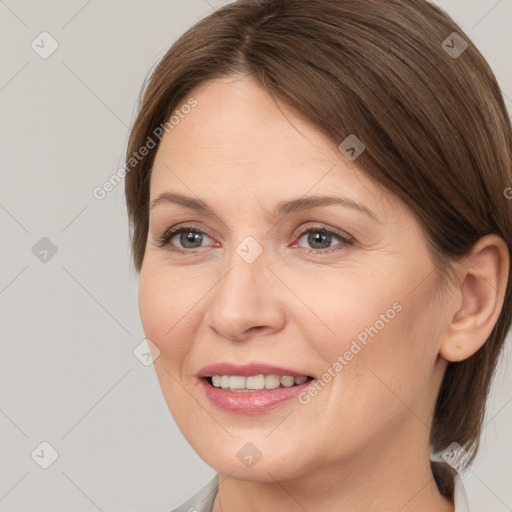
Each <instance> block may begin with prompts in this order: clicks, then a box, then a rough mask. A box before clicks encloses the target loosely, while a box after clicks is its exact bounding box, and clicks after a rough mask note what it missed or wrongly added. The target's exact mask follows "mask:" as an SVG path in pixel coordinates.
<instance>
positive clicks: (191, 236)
mask: <svg viewBox="0 0 512 512" xmlns="http://www.w3.org/2000/svg"><path fill="white" fill-rule="evenodd" d="M198 240H199V245H196V246H194V247H200V246H201V235H200V234H199V233H193V232H192V231H189V232H188V233H185V232H183V233H182V234H181V240H180V242H181V243H182V244H183V246H184V247H187V245H186V243H188V242H190V243H192V244H193V243H194V242H197V241H198ZM184 242H185V243H184Z"/></svg>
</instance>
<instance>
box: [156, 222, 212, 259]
mask: <svg viewBox="0 0 512 512" xmlns="http://www.w3.org/2000/svg"><path fill="white" fill-rule="evenodd" d="M173 238H176V240H177V241H178V242H179V244H181V249H180V246H179V245H178V246H177V245H176V242H172V240H173ZM205 238H208V239H210V240H211V238H210V237H209V236H208V235H206V234H205V233H204V232H203V231H200V230H198V229H196V228H193V227H191V226H182V227H179V228H176V229H170V230H168V231H166V232H165V233H164V234H163V235H162V236H161V237H160V238H159V239H158V243H157V244H156V245H157V246H158V247H166V246H170V247H169V248H171V249H172V250H174V251H178V252H180V253H182V254H185V253H190V252H194V251H193V250H194V249H197V248H200V247H201V243H202V242H203V241H204V239H205ZM182 249H186V250H182Z"/></svg>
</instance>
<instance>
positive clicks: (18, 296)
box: [0, 0, 512, 512]
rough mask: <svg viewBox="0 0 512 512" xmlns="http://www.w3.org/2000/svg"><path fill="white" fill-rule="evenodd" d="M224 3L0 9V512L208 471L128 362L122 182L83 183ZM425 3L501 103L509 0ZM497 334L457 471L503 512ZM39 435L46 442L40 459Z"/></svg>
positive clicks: (73, 504) (106, 497) (127, 501)
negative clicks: (472, 439) (457, 35)
mask: <svg viewBox="0 0 512 512" xmlns="http://www.w3.org/2000/svg"><path fill="white" fill-rule="evenodd" d="M223 3H225V2H214V1H213V0H209V1H206V0H187V1H177V0H174V1H168V0H158V1H157V0H153V1H150V2H143V1H141V0H137V1H135V0H131V1H123V2H121V1H114V0H103V1H100V0H89V1H86V0H73V1H63V0H61V1H56V0H53V1H45V2H37V1H35V0H34V1H26V0H25V1H23V0H18V1H16V0H5V1H0V25H1V26H0V38H1V39H0V51H1V59H0V66H1V67H0V108H1V111H0V124H1V129H2V137H1V148H0V154H1V156H2V158H1V167H2V182H1V188H0V222H1V244H2V250H1V252H0V256H1V260H0V268H1V277H0V307H1V311H2V318H1V324H0V325H1V328H2V340H1V346H0V348H1V355H0V379H1V380H0V382H1V386H0V390H1V408H0V435H1V437H0V442H1V452H0V510H1V511H9V512H22V511H23V512H43V511H44V512H49V511H52V512H59V511H69V510H73V511H76V512H81V511H84V512H85V511H97V510H100V511H104V512H107V511H109V512H110V511H112V512H114V511H116V512H117V511H119V512H121V511H123V512H129V511H143V510H144V511H145V510H151V511H162V512H164V511H169V510H171V509H172V508H173V507H175V506H177V505H178V504H179V503H181V502H182V501H184V500H185V499H187V498H188V497H189V496H190V495H192V494H193V493H194V492H196V491H197V490H198V489H199V488H200V487H201V486H202V485H203V484H204V483H206V482H207V481H208V480H209V479H210V478H211V477H212V476H213V475H214V471H213V470H212V469H211V468H209V467H208V466H206V464H204V463H203V462H202V461H201V459H200V458H199V457H198V456H197V455H196V454H195V452H194V451H193V450H192V449H191V448H190V447H189V445H188V444H187V443H186V441H185V440H184V438H183V437H182V435H181V433H180V432H179V431H178V429H177V427H176V426H175V424H174V421H173V419H172V417H171V415H170V413H169V411H168V409H167V406H166V404H165V401H164V399H163V397H162V394H161V390H160V387H159V384H158V381H157V379H156V376H155V373H154V369H153V368H152V366H144V364H142V363H141V361H140V360H139V359H137V358H136V357H135V356H134V354H133V350H134V349H135V348H136V347H137V346H138V345H139V344H140V343H141V341H142V340H143V339H144V333H143V330H142V327H141V324H140V320H139V316H138V307H137V276H136V275H135V274H134V273H133V272H131V271H130V266H129V244H128V229H127V218H126V210H125V203H124V196H123V194H124V187H123V184H121V185H119V186H118V187H116V189H115V190H113V191H112V192H111V193H110V194H108V196H107V197H106V198H105V199H104V200H101V201H100V200H97V199H95V198H94V197H93V195H92V191H93V189H94V188H95V187H97V186H100V185H101V184H102V183H104V182H105V180H107V179H108V178H109V177H110V176H111V175H112V174H113V173H114V172H115V171H116V170H117V169H118V168H119V167H121V165H122V163H123V153H124V151H125V147H126V143H127V137H128V133H129V127H130V124H131V122H132V121H133V118H134V109H135V105H136V101H137V98H138V95H139V91H140V88H141V85H142V82H143V79H144V78H145V77H146V75H147V73H148V72H149V71H150V69H152V68H153V66H154V65H155V64H156V63H157V62H158V60H159V58H161V57H162V56H163V54H164V53H165V51H166V50H167V49H168V47H169V46H170V45H171V44H172V42H174V41H175V39H176V38H177V37H178V36H179V35H181V34H182V33H183V32H184V31H185V30H186V29H187V28H188V27H190V26H191V25H192V24H193V23H195V22H196V21H197V20H199V19H200V18H202V17H203V16H205V15H207V14H208V13H210V12H211V11H212V9H214V8H217V7H219V6H220V5H222V4H223ZM438 3H439V4H440V5H441V6H442V7H444V8H445V9H446V10H447V11H448V12H449V13H450V14H452V16H453V17H454V18H455V20H456V21H458V22H459V24H460V25H461V26H462V28H463V29H464V30H466V31H467V33H468V34H469V36H470V37H471V38H472V39H473V41H474V42H475V43H476V44H477V46H478V47H479V48H480V49H481V51H482V52H483V54H484V55H485V56H486V58H487V59H488V60H489V62H490V64H491V66H492V67H493V69H494V71H495V73H496V76H497V78H498V80H499V82H500V84H501V86H502V88H503V90H504V92H505V94H506V95H507V96H506V97H507V100H506V101H507V105H508V108H509V109H511V110H512V100H511V99H510V98H512V67H511V66H510V55H511V49H512V30H511V22H512V0H500V1H494V0H493V1H487V0H472V1H468V0H457V1H455V0H453V1H450V0H443V1H439V2H438ZM43 31H46V32H48V33H49V34H50V35H51V37H52V38H54V39H55V40H56V41H57V43H58V48H57V49H56V51H55V52H54V53H53V54H52V55H50V56H49V57H48V58H46V59H43V58H41V57H40V55H39V54H38V53H36V51H35V50H34V49H32V47H31V44H32V42H33V41H35V43H34V44H37V45H38V46H37V47H36V48H37V49H38V51H39V52H44V51H48V50H49V49H51V44H52V41H51V40H50V39H49V38H48V36H40V37H38V36H39V35H40V34H41V32H43ZM41 38H44V42H41ZM43 237H47V238H48V239H49V240H51V242H52V243H53V244H54V245H55V246H56V248H57V253H56V254H55V255H53V256H52V253H51V251H50V252H49V253H48V254H45V253H44V249H45V247H44V244H45V243H46V244H47V243H48V242H44V241H43V242H40V243H41V244H43V246H41V247H39V246H36V249H37V250H34V252H36V253H37V252H38V251H40V252H39V254H38V257H36V254H34V253H33V250H32V248H33V247H34V246H35V245H36V244H37V243H38V242H39V241H40V239H41V238H43ZM41 251H42V252H41ZM43 257H46V259H47V261H46V262H43V261H41V260H40V259H39V258H43ZM508 341H509V343H508V345H507V346H508V348H507V351H506V353H505V358H504V360H503V363H502V365H501V366H500V369H499V372H498V375H497V378H496V381H495V386H494V388H493V395H492V398H491V400H490V402H489V410H488V420H487V421H488V422H487V425H486V427H485V430H484V436H483V442H482V451H481V454H480V456H479V457H478V459H477V461H476V463H475V464H474V466H473V468H472V470H471V471H470V472H468V473H467V474H466V475H465V476H464V480H465V483H466V486H467V490H468V494H469V498H470V502H471V505H472V509H471V510H472V511H477V512H478V511H482V512H489V511H491V510H492V511H493V512H504V511H510V510H512V488H511V486H510V481H511V477H512V439H511V436H510V431H511V427H512V405H511V400H512V372H511V371H510V363H509V361H510V347H511V340H510V339H509V340H508ZM44 441H46V442H47V443H49V444H50V445H51V446H52V447H53V449H55V450H56V451H57V452H58V458H57V459H56V460H55V462H54V463H53V464H52V465H51V466H50V467H49V468H48V469H42V468H41V467H40V465H39V464H44V463H45V461H46V462H48V461H49V460H50V459H49V457H51V449H49V448H48V447H46V446H45V445H43V446H42V447H41V446H40V444H41V443H42V442H44ZM34 450H35V452H34ZM41 450H42V451H41ZM31 454H33V455H32V456H31Z"/></svg>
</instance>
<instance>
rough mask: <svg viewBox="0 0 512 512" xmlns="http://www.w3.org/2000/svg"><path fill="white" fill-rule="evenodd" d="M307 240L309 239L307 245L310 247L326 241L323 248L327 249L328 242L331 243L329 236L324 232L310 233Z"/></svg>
mask: <svg viewBox="0 0 512 512" xmlns="http://www.w3.org/2000/svg"><path fill="white" fill-rule="evenodd" d="M313 233H314V234H313ZM308 238H309V240H308V243H309V244H310V245H312V246H313V247H314V246H315V244H316V243H321V242H322V241H323V242H325V241H326V240H327V241H328V244H327V245H326V246H325V247H329V245H330V241H331V236H330V235H329V234H328V233H326V232H325V231H316V232H312V233H311V234H310V235H309V237H308ZM325 247H324V248H325ZM315 248H316V247H315ZM320 248H321V247H320Z"/></svg>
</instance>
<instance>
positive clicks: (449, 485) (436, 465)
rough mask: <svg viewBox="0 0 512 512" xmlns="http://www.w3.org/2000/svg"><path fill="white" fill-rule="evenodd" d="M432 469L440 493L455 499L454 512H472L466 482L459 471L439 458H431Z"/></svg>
mask: <svg viewBox="0 0 512 512" xmlns="http://www.w3.org/2000/svg"><path fill="white" fill-rule="evenodd" d="M431 468H432V473H433V475H434V479H435V481H436V484H437V487H438V489H439V491H440V492H441V493H442V494H444V495H445V496H447V497H450V498H453V503H454V512H470V510H469V503H468V498H467V494H466V489H465V488H464V482H463V481H462V478H461V476H460V474H459V473H458V472H457V470H456V469H455V468H453V467H452V466H451V465H450V464H448V463H447V462H445V461H443V460H442V459H441V458H439V457H432V458H431Z"/></svg>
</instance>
